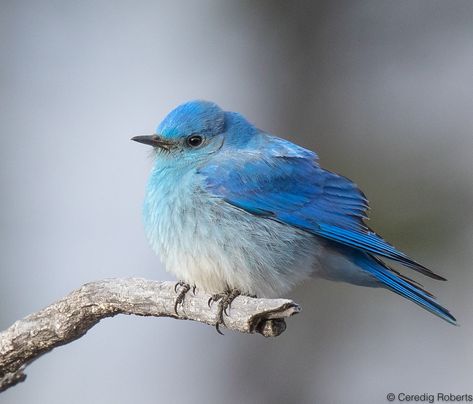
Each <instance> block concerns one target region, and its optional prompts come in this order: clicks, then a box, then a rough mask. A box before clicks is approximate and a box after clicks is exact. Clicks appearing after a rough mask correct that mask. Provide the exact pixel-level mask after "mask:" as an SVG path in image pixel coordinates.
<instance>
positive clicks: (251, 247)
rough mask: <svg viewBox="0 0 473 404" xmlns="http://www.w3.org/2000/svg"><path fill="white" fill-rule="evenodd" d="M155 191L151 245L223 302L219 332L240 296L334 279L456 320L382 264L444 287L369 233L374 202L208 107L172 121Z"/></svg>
mask: <svg viewBox="0 0 473 404" xmlns="http://www.w3.org/2000/svg"><path fill="white" fill-rule="evenodd" d="M132 140H135V141H137V142H141V143H145V144H148V145H151V146H153V148H154V150H155V153H154V156H155V161H154V167H153V169H152V171H151V176H150V178H149V182H148V185H147V189H146V197H145V203H144V212H143V213H144V222H145V230H146V234H147V237H148V239H149V241H150V244H151V246H152V248H153V249H154V251H155V252H156V253H157V254H158V255H159V256H160V257H161V259H162V261H163V263H164V264H165V266H166V269H167V270H168V271H170V272H172V273H174V274H175V275H176V276H177V278H178V279H180V280H181V281H180V282H179V283H178V284H177V286H178V285H180V286H182V288H181V290H180V293H179V296H178V298H177V299H176V306H175V309H176V310H177V305H178V304H179V303H182V301H183V299H184V296H185V293H187V292H188V291H189V289H190V288H191V286H190V285H193V286H194V287H195V286H197V287H199V288H202V289H204V290H206V291H208V292H211V293H213V294H214V295H213V300H215V301H219V321H218V323H217V329H218V324H219V323H223V312H225V310H226V309H227V308H228V307H229V305H230V304H231V301H232V300H233V299H234V298H235V297H236V296H238V294H240V293H242V294H246V295H254V296H258V297H276V296H280V295H282V294H284V293H287V292H288V291H289V290H290V289H291V288H293V287H294V286H295V285H296V284H298V283H300V282H302V281H305V280H308V279H311V278H324V279H329V280H332V281H342V282H348V283H352V284H354V285H360V286H370V287H383V288H386V289H389V290H391V291H393V292H395V293H397V294H399V295H401V296H403V297H405V298H407V299H409V300H411V301H413V302H414V303H417V304H418V305H420V306H421V307H423V308H424V309H426V310H428V311H430V312H432V313H433V314H435V315H437V316H439V317H440V318H442V319H444V320H446V321H448V322H449V323H452V324H455V323H456V320H455V318H454V317H453V316H452V315H451V314H450V313H449V312H448V310H447V309H445V308H444V307H442V306H441V305H440V304H438V303H437V302H436V301H435V297H434V296H433V295H432V294H431V293H429V292H428V291H426V290H424V289H423V288H422V286H421V285H420V284H418V283H417V282H415V281H413V280H412V279H410V278H408V277H406V276H404V275H402V274H400V273H399V272H397V271H395V270H394V269H392V268H390V267H389V266H388V265H387V264H386V263H384V262H383V261H382V260H381V259H388V260H391V261H395V262H398V263H400V264H402V265H404V266H406V267H409V268H411V269H413V270H415V271H418V272H420V273H422V274H424V275H427V276H429V277H431V278H433V279H437V280H445V279H444V278H442V277H441V276H439V275H436V274H435V273H433V272H432V271H431V270H429V269H427V268H426V267H424V266H423V265H421V264H419V263H417V262H416V261H414V260H413V259H411V258H409V257H408V256H407V255H405V254H404V253H402V252H401V251H399V250H397V249H396V248H395V247H393V246H392V245H391V244H388V243H387V242H386V241H385V240H383V238H381V237H380V236H379V235H378V234H376V233H375V232H373V231H372V230H371V229H370V228H369V227H368V226H367V225H366V224H365V223H364V219H365V218H366V210H367V209H368V200H367V199H366V197H365V195H364V194H363V193H362V192H361V191H360V190H359V189H358V187H357V186H356V184H354V183H353V182H352V181H350V180H349V179H347V178H345V177H342V176H341V175H338V174H335V173H332V172H330V171H327V170H325V169H323V168H322V167H320V165H319V162H318V156H317V154H316V153H314V152H313V151H310V150H307V149H304V148H303V147H300V146H298V145H296V144H293V143H291V142H289V141H287V140H284V139H281V138H278V137H275V136H272V135H270V134H268V133H266V132H264V131H262V130H260V129H257V128H256V127H255V126H254V125H252V124H251V123H250V122H248V121H247V120H246V119H245V118H244V117H243V116H242V115H240V114H238V113H235V112H228V111H223V110H222V109H221V108H220V107H219V106H217V105H216V104H214V103H212V102H208V101H191V102H187V103H185V104H182V105H180V106H178V107H177V108H175V109H174V110H173V111H171V112H170V113H169V114H168V115H167V116H166V117H165V119H164V120H163V121H162V122H161V124H160V125H159V126H158V128H157V130H156V134H154V135H149V136H136V137H134V138H133V139H132Z"/></svg>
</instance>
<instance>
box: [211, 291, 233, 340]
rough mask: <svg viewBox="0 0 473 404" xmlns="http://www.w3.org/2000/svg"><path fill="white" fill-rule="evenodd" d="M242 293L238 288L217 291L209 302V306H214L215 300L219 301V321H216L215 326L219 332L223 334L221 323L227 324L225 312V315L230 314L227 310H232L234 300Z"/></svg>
mask: <svg viewBox="0 0 473 404" xmlns="http://www.w3.org/2000/svg"><path fill="white" fill-rule="evenodd" d="M240 295H241V292H240V291H239V290H238V289H227V290H226V291H225V292H223V293H216V294H215V295H212V296H211V297H210V299H209V302H208V304H209V307H211V306H212V303H213V302H218V310H217V322H216V323H215V328H216V329H217V332H218V333H219V334H221V335H223V333H222V332H221V331H220V328H219V327H220V325H221V324H223V325H225V321H224V319H223V314H224V313H225V315H226V316H228V311H227V310H230V307H231V305H232V302H233V301H234V300H235V298H237V297H238V296H240Z"/></svg>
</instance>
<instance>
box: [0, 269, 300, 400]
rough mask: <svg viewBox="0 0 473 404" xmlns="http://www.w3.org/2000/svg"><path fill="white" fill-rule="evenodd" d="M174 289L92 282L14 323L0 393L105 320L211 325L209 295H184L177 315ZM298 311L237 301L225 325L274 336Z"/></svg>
mask: <svg viewBox="0 0 473 404" xmlns="http://www.w3.org/2000/svg"><path fill="white" fill-rule="evenodd" d="M174 285H175V283H173V282H158V281H151V280H145V279H139V278H129V279H106V280H100V281H96V282H91V283H87V284H85V285H84V286H82V287H81V288H80V289H77V290H75V291H73V292H72V293H70V294H69V295H67V296H66V297H64V298H63V299H61V300H58V301H57V302H55V303H53V304H51V305H50V306H48V307H46V308H44V309H43V310H41V311H39V312H37V313H34V314H30V315H29V316H27V317H25V318H23V319H22V320H18V321H17V322H15V323H14V324H13V325H12V326H10V327H9V328H8V329H6V330H5V331H3V332H2V333H0V392H1V391H4V390H6V389H8V388H9V387H12V386H14V385H15V384H17V383H19V382H22V381H23V380H25V378H26V375H25V373H24V369H25V367H26V366H27V365H28V364H29V363H31V362H32V361H33V360H35V359H36V358H38V357H39V356H41V355H42V354H44V353H46V352H49V351H51V350H52V349H54V348H55V347H57V346H60V345H64V344H68V343H69V342H72V341H74V340H76V339H78V338H80V337H82V336H83V335H84V334H85V333H86V332H87V331H88V330H89V329H90V328H92V327H93V326H94V325H95V324H97V323H98V322H99V321H100V320H101V319H103V318H106V317H112V316H115V315H116V314H134V315H138V316H153V317H172V318H176V319H180V320H193V321H199V322H201V323H205V324H209V325H215V323H216V321H217V304H214V305H213V306H212V307H211V308H209V306H208V301H209V298H210V296H211V295H209V294H207V293H204V292H202V291H199V290H196V293H195V295H194V294H193V293H192V291H190V292H188V293H187V295H186V297H185V300H184V302H183V303H182V304H181V305H179V306H178V313H177V314H176V313H175V311H174V302H175V299H176V296H177V294H176V292H175V291H174ZM178 291H179V290H178ZM299 311H300V307H299V306H298V305H297V304H295V303H294V302H293V301H291V300H286V299H256V298H252V297H247V296H239V297H237V298H236V299H235V300H234V302H233V303H232V306H231V309H230V312H229V313H228V314H229V315H228V316H225V326H226V327H227V328H228V329H229V330H235V331H240V332H243V333H260V334H262V335H264V336H265V337H276V336H278V335H279V334H281V333H282V332H283V331H284V330H285V329H286V323H285V321H284V319H285V318H286V317H289V316H292V315H293V314H296V313H298V312H299Z"/></svg>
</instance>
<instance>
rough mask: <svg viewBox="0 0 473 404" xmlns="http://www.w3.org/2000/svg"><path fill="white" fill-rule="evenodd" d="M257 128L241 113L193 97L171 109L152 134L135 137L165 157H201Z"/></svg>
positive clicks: (250, 133)
mask: <svg viewBox="0 0 473 404" xmlns="http://www.w3.org/2000/svg"><path fill="white" fill-rule="evenodd" d="M255 130H256V129H255V128H254V127H253V125H251V124H250V123H248V122H247V121H246V120H245V119H244V118H243V117H242V116H241V115H239V114H236V113H233V112H225V111H223V110H222V109H221V108H220V107H219V106H218V105H217V104H215V103H213V102H209V101H201V100H198V101H190V102H186V103H185V104H181V105H179V106H178V107H176V108H175V109H174V110H172V111H171V112H170V113H169V114H168V115H167V116H166V117H165V118H164V120H163V121H162V122H161V123H160V124H159V126H158V127H157V129H156V133H155V134H153V135H143V136H135V137H133V138H132V140H134V141H136V142H140V143H144V144H147V145H150V146H153V147H154V150H155V151H156V155H157V156H159V157H162V158H163V159H166V160H173V161H174V160H175V159H179V161H181V162H190V161H194V162H197V161H200V160H201V159H202V158H205V157H208V156H210V155H212V154H214V153H215V152H217V151H219V150H220V149H221V148H222V147H223V146H224V143H227V144H229V145H232V144H240V143H241V142H242V141H244V139H245V138H247V137H250V136H251V135H252V134H253V132H254V131H255Z"/></svg>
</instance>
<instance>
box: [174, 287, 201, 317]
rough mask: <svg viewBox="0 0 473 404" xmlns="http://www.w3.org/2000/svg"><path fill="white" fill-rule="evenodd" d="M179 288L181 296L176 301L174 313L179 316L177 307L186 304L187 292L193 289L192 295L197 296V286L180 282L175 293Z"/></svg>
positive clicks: (175, 288)
mask: <svg viewBox="0 0 473 404" xmlns="http://www.w3.org/2000/svg"><path fill="white" fill-rule="evenodd" d="M177 288H180V290H179V294H178V295H177V297H176V301H175V302H174V312H175V313H176V314H177V306H179V305H180V304H182V303H183V302H184V299H185V297H186V294H187V292H189V290H191V289H192V293H193V294H194V295H195V288H196V286H195V285H194V286H191V285H189V284H188V283H187V282H184V281H179V282H177V283H176V284H175V285H174V292H176V293H177Z"/></svg>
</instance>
